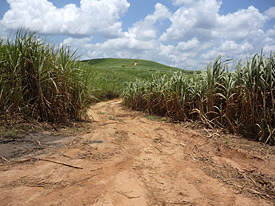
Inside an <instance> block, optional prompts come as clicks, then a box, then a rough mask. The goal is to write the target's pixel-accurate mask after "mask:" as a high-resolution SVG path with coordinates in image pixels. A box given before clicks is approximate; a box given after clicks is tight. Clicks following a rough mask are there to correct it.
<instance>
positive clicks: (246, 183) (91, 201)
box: [0, 100, 275, 206]
mask: <svg viewBox="0 0 275 206" xmlns="http://www.w3.org/2000/svg"><path fill="white" fill-rule="evenodd" d="M90 115H91V116H92V117H93V119H94V122H93V123H92V126H91V129H90V131H89V132H85V133H84V134H80V135H78V136H72V137H68V138H63V139H62V140H60V141H61V142H62V146H60V147H58V148H55V149H53V148H52V147H50V146H47V145H44V144H45V143H44V142H43V139H42V140H40V141H39V142H38V143H39V145H40V146H41V147H45V148H44V149H43V152H40V153H39V154H37V153H29V154H27V155H25V156H23V157H20V158H19V159H18V158H14V159H7V160H2V163H1V166H0V193H1V195H0V205H1V206H4V205H5V206H8V205H12V206H17V205H24V206H27V205H36V206H37V205H39V206H41V205H47V206H48V205H66V206H77V205H95V206H101V205H102V206H103V205H104V206H109V205H110V206H111V205H117V206H131V205H134V206H143V205H152V206H155V205H156V206H170V205H171V206H172V205H214V206H222V205H230V206H233V205H241V206H245V205H247V206H253V205H255V206H260V205H262V206H263V205H275V189H274V187H275V161H274V160H275V155H274V148H272V147H269V146H265V145H263V144H260V143H255V142H251V144H252V145H254V146H255V148H256V147H258V148H262V150H261V149H258V150H255V151H247V150H246V149H245V146H246V144H250V143H247V142H249V141H248V140H238V139H236V140H234V139H231V138H230V139H228V138H222V137H221V138H219V134H216V133H215V132H213V131H212V132H210V131H209V133H207V131H206V130H205V135H202V134H201V133H199V132H198V131H195V130H191V129H188V128H186V127H184V126H183V125H180V124H172V123H168V122H165V121H156V120H150V119H148V118H145V117H144V114H141V113H139V112H133V111H130V110H128V109H126V108H124V107H123V106H122V105H121V100H113V101H109V102H104V103H99V104H96V105H94V106H93V107H92V108H91V110H90ZM236 141H240V142H242V143H243V145H244V146H243V147H238V146H237V145H240V142H238V144H237V143H236ZM235 143H236V144H235ZM252 148H253V147H252ZM8 161H9V162H8Z"/></svg>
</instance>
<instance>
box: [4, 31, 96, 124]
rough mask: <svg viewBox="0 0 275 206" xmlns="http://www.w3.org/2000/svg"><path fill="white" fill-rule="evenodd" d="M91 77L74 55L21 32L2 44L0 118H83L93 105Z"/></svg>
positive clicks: (54, 120) (64, 119) (64, 120)
mask: <svg viewBox="0 0 275 206" xmlns="http://www.w3.org/2000/svg"><path fill="white" fill-rule="evenodd" d="M88 86H89V75H88V73H85V70H81V69H79V63H78V62H77V61H76V57H75V52H74V51H71V50H70V48H69V47H61V48H59V49H56V48H55V47H54V46H52V45H50V44H47V43H45V42H44V41H43V40H41V39H40V37H39V36H38V35H36V34H35V33H33V32H29V31H23V30H19V31H18V32H17V33H16V36H15V37H14V38H10V39H7V40H6V41H1V43H0V115H1V116H2V117H5V119H6V121H8V119H9V118H14V117H15V116H16V115H19V116H21V117H23V118H25V119H28V118H31V119H36V120H38V121H49V122H67V121H69V120H72V119H79V118H81V116H82V114H85V111H86V109H87V108H88V106H89V104H90V103H91V100H92V97H91V95H90V93H89V90H88Z"/></svg>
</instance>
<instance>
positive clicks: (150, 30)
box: [129, 3, 171, 40]
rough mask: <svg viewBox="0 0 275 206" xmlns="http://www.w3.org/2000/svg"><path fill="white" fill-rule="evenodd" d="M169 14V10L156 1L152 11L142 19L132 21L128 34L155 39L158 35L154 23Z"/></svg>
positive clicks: (144, 38)
mask: <svg viewBox="0 0 275 206" xmlns="http://www.w3.org/2000/svg"><path fill="white" fill-rule="evenodd" d="M170 16H171V13H170V12H169V10H168V9H167V8H166V7H165V6H164V5H162V4H160V3H157V4H156V5H155V11H154V13H153V14H150V15H148V16H146V17H145V19H144V20H142V21H138V22H136V23H134V24H133V27H131V28H129V34H130V35H133V36H134V37H135V38H137V39H143V40H146V39H147V40H150V39H155V38H157V35H158V30H157V28H156V26H155V24H156V23H157V22H159V21H163V20H165V19H168V18H169V17H170Z"/></svg>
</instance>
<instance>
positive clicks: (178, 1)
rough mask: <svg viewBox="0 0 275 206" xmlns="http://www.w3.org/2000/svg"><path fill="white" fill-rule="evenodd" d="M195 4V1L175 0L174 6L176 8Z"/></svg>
mask: <svg viewBox="0 0 275 206" xmlns="http://www.w3.org/2000/svg"><path fill="white" fill-rule="evenodd" d="M194 3H195V0H173V4H174V5H175V6H180V5H182V4H184V5H191V4H194Z"/></svg>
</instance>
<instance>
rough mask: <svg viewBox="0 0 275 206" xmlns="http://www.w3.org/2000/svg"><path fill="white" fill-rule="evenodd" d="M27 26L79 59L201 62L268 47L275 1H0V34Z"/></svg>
mask: <svg viewBox="0 0 275 206" xmlns="http://www.w3.org/2000/svg"><path fill="white" fill-rule="evenodd" d="M22 27H25V28H29V29H31V30H35V31H36V32H38V33H39V34H40V35H41V36H47V37H48V38H49V39H50V40H51V41H53V42H55V43H57V44H60V45H61V44H63V45H64V44H65V45H69V46H71V47H72V48H74V49H78V53H79V54H80V55H81V58H82V59H90V58H107V57H113V58H116V57H120V58H139V59H148V60H153V61H157V62H160V63H164V64H167V65H173V66H174V65H175V66H177V67H180V68H184V69H201V68H202V67H205V66H206V64H207V63H208V62H210V61H213V60H214V59H215V58H216V57H217V56H218V55H220V54H221V55H224V56H226V57H230V58H234V59H235V60H238V59H240V58H242V59H244V60H245V59H246V58H247V57H249V56H251V55H253V54H255V53H259V52H260V50H261V49H262V48H263V49H264V51H265V52H266V53H269V52H270V51H271V50H272V51H275V0H223V1H221V0H81V1H77V0H62V1H61V0H7V1H3V0H0V35H1V36H2V38H5V37H7V36H8V35H9V34H10V33H11V32H13V31H15V30H16V29H18V28H22Z"/></svg>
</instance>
